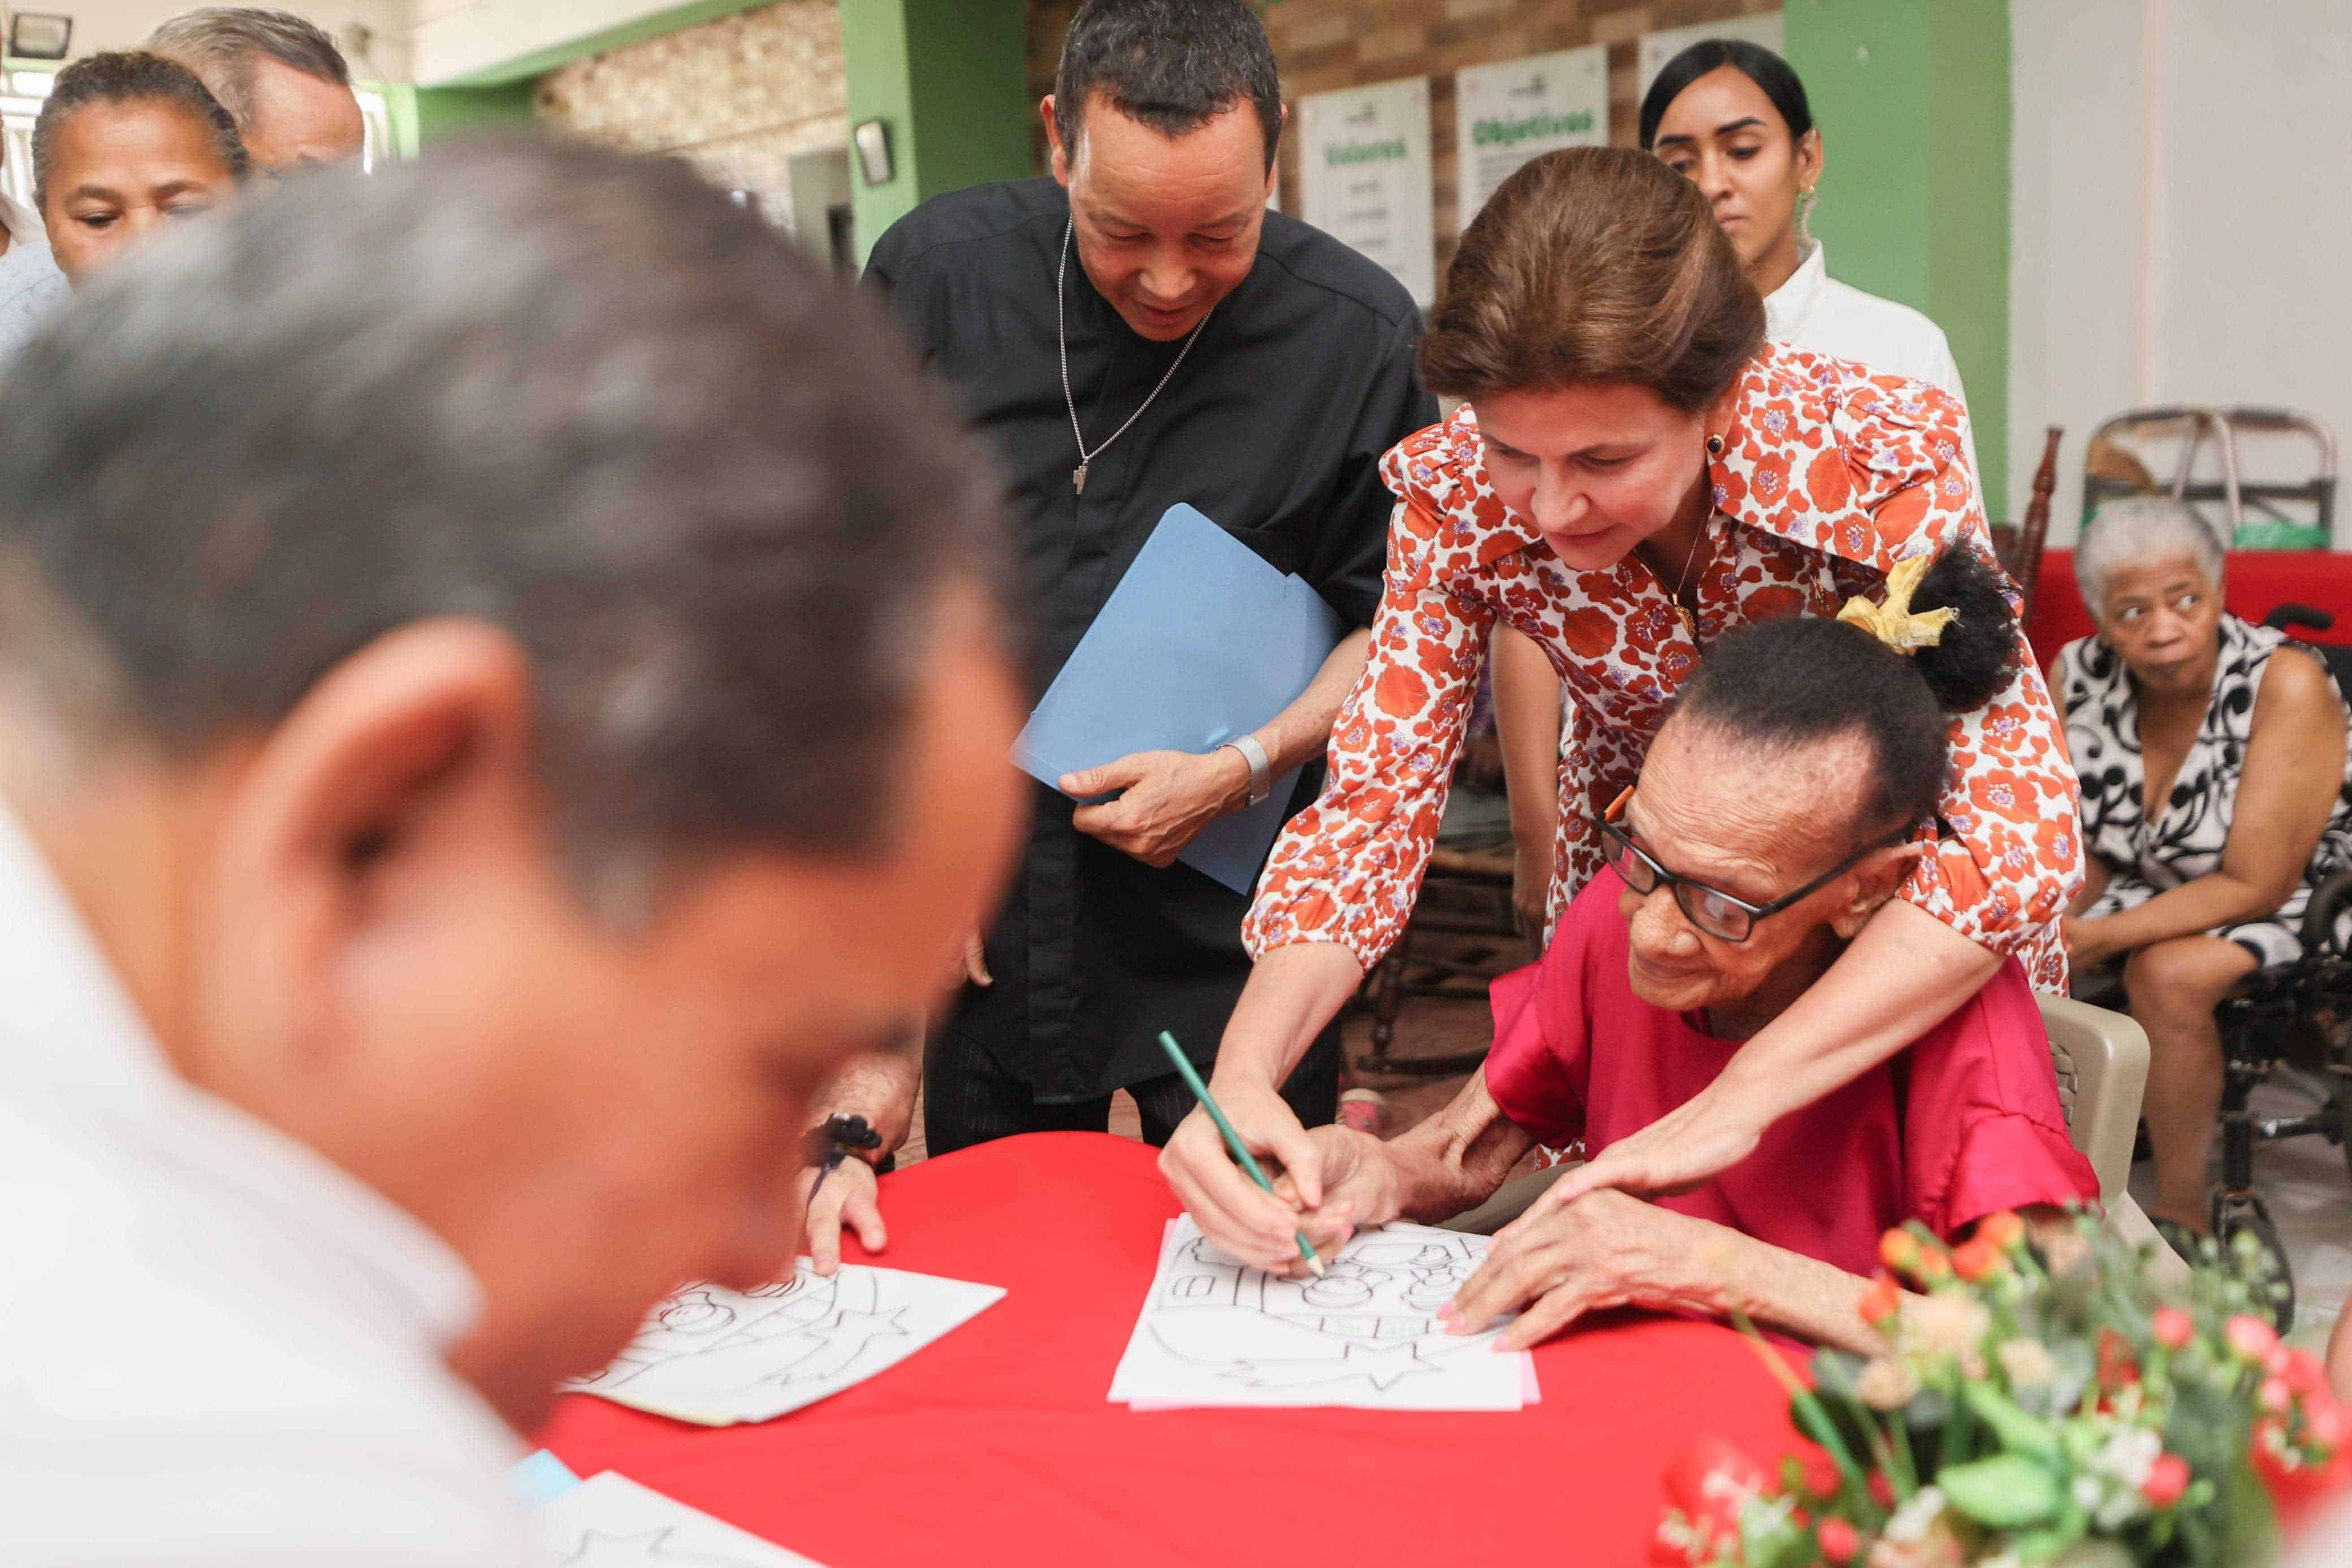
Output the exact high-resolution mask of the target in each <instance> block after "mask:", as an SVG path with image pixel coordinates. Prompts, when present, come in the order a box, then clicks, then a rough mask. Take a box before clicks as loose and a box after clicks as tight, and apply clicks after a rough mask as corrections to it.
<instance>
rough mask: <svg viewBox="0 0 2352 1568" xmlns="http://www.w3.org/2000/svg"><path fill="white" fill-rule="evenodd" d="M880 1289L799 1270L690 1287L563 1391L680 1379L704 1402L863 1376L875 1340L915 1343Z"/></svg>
mask: <svg viewBox="0 0 2352 1568" xmlns="http://www.w3.org/2000/svg"><path fill="white" fill-rule="evenodd" d="M881 1284H882V1281H881V1279H880V1277H879V1276H877V1275H876V1274H875V1273H873V1272H872V1271H870V1270H856V1271H855V1272H852V1271H851V1270H842V1271H841V1272H840V1273H838V1274H835V1275H834V1276H832V1277H831V1278H829V1279H828V1278H824V1277H822V1276H820V1275H818V1274H816V1273H815V1272H814V1270H811V1269H809V1268H808V1267H807V1266H806V1265H803V1266H802V1267H801V1268H799V1269H797V1270H795V1271H794V1272H793V1276H792V1277H791V1278H790V1279H786V1280H780V1281H776V1282H775V1283H774V1284H771V1285H762V1286H761V1287H760V1288H759V1289H757V1290H755V1291H744V1292H740V1293H739V1292H736V1291H727V1290H724V1289H722V1288H720V1287H718V1286H714V1285H708V1284H705V1285H696V1286H691V1287H688V1289H686V1290H684V1291H679V1292H678V1293H677V1295H675V1296H672V1297H670V1298H669V1299H668V1300H667V1301H664V1302H663V1303H662V1304H661V1306H660V1307H658V1308H656V1310H655V1312H654V1314H653V1316H652V1317H651V1318H650V1319H648V1320H647V1322H646V1325H645V1326H644V1327H643V1328H642V1329H640V1330H639V1331H638V1333H637V1337H636V1338H635V1339H634V1340H632V1341H630V1342H629V1343H628V1345H627V1347H626V1348H625V1349H624V1350H623V1351H622V1352H621V1354H619V1355H617V1356H615V1357H614V1359H613V1362H612V1364H610V1365H608V1366H606V1367H604V1368H603V1369H602V1370H600V1371H597V1372H593V1373H591V1374H589V1375H586V1376H584V1377H581V1378H577V1379H574V1380H573V1381H572V1384H571V1385H569V1386H571V1387H572V1388H574V1389H580V1390H584V1391H587V1392H590V1393H596V1394H610V1393H613V1392H614V1391H616V1390H619V1389H622V1388H627V1387H630V1386H631V1385H635V1384H638V1383H639V1382H640V1380H644V1381H645V1382H646V1383H648V1384H658V1383H677V1382H680V1381H684V1382H688V1383H691V1384H693V1385H695V1388H696V1390H697V1391H698V1392H699V1393H701V1394H702V1395H704V1396H709V1395H710V1394H711V1393H712V1392H714V1391H715V1390H717V1389H719V1388H731V1389H734V1390H737V1391H739V1392H740V1391H749V1390H751V1389H755V1388H761V1387H774V1388H780V1389H784V1390H791V1389H793V1388H794V1387H795V1386H797V1385H809V1384H820V1383H827V1382H831V1381H833V1380H835V1379H836V1378H839V1377H841V1376H843V1375H847V1374H850V1373H851V1371H852V1369H853V1368H866V1364H867V1360H868V1355H867V1353H868V1352H869V1350H873V1349H877V1348H879V1346H880V1343H881V1342H884V1341H887V1340H893V1339H907V1338H908V1337H910V1336H911V1335H912V1333H913V1331H912V1330H911V1329H909V1328H908V1326H907V1324H906V1321H905V1319H906V1314H907V1312H908V1310H909V1309H908V1308H907V1307H906V1306H904V1305H900V1306H895V1307H885V1306H884V1305H883V1304H882V1300H881V1298H882V1289H881ZM792 1338H798V1339H800V1340H802V1341H804V1342H805V1343H803V1344H802V1345H801V1346H799V1347H798V1348H797V1350H795V1349H794V1348H793V1346H791V1345H790V1344H788V1343H781V1342H784V1341H787V1340H788V1339H792ZM779 1357H782V1358H784V1359H783V1363H782V1364H781V1365H779V1364H778V1359H779ZM739 1361H740V1362H743V1363H745V1364H746V1365H745V1368H744V1375H741V1376H740V1377H735V1378H730V1376H729V1375H728V1372H729V1364H730V1363H732V1362H739ZM754 1366H756V1368H757V1370H756V1371H755V1370H753V1369H752V1368H753V1367H754ZM871 1370H879V1364H876V1365H875V1366H874V1367H872V1368H871ZM859 1375H862V1372H861V1373H860V1374H859ZM635 1392H636V1393H638V1394H644V1393H646V1392H649V1390H647V1389H646V1388H638V1389H636V1390H635Z"/></svg>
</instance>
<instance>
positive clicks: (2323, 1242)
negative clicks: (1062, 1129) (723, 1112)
mask: <svg viewBox="0 0 2352 1568" xmlns="http://www.w3.org/2000/svg"><path fill="white" fill-rule="evenodd" d="M1370 1028H1371V1020H1370V1017H1369V1016H1367V1015H1363V1014H1357V1015H1356V1016H1354V1017H1352V1018H1350V1019H1349V1021H1348V1023H1347V1025H1346V1033H1347V1041H1348V1055H1349V1060H1350V1061H1360V1060H1361V1059H1362V1057H1363V1054H1364V1051H1365V1049H1366V1047H1367V1044H1368V1042H1369V1039H1370ZM1491 1028H1492V1025H1491V1020H1490V1019H1489V1018H1488V1015H1487V1011H1486V1003H1485V1002H1484V1001H1483V1000H1476V999H1468V998H1465V999H1459V1000H1456V999H1453V998H1414V999H1412V1001H1410V1002H1408V1003H1407V1004H1406V1006H1405V1009H1404V1011H1403V1014H1402V1019H1401V1020H1400V1023H1399V1027H1398V1030H1397V1054H1398V1055H1400V1056H1443V1055H1447V1054H1450V1053H1452V1052H1454V1051H1465V1050H1475V1049H1476V1048H1478V1047H1481V1046H1483V1045H1485V1043H1486V1040H1487V1039H1488V1037H1489V1033H1490V1031H1491ZM1462 1081H1463V1080H1462V1076H1461V1075H1460V1074H1455V1075H1453V1076H1450V1077H1443V1078H1412V1077H1406V1076H1403V1075H1402V1074H1400V1075H1396V1076H1391V1077H1385V1078H1375V1077H1367V1076H1364V1075H1361V1074H1359V1076H1358V1078H1357V1082H1358V1083H1359V1085H1360V1086H1361V1087H1363V1088H1366V1089H1377V1090H1380V1091H1381V1092H1382V1093H1384V1094H1386V1095H1387V1096H1388V1110H1389V1118H1390V1131H1391V1134H1395V1133H1399V1132H1402V1131H1403V1130H1404V1129H1405V1128H1407V1127H1410V1126H1412V1125H1413V1124H1415V1123H1417V1122H1419V1121H1421V1120H1422V1119H1423V1118H1424V1117H1426V1116H1428V1115H1429V1114H1430V1113H1433V1112H1434V1111H1436V1110H1437V1109H1439V1108H1440V1107H1441V1106H1443V1105H1444V1103H1446V1102H1447V1101H1448V1100H1451V1099H1452V1098H1453V1097H1454V1092H1455V1091H1456V1090H1457V1089H1459V1088H1460V1087H1461V1085H1462ZM2255 1107H2256V1109H2257V1111H2258V1112H2260V1113H2263V1114H2265V1115H2284V1114H2289V1113H2294V1112H2295V1111H2299V1110H2301V1109H2303V1108H2304V1107H2303V1106H2302V1105H2301V1104H2300V1103H2296V1102H2294V1100H2293V1099H2292V1098H2291V1097H2289V1096H2287V1095H2284V1094H2283V1093H2280V1092H2277V1091H2275V1090H2273V1089H2272V1088H2269V1087H2267V1086H2266V1087H2265V1088H2264V1089H2263V1091H2261V1092H2258V1094H2257V1096H2256V1100H2255ZM1110 1130H1111V1131H1112V1132H1114V1133H1118V1134H1123V1135H1125V1136H1127V1137H1130V1138H1131V1137H1135V1136H1137V1135H1138V1133H1137V1127H1136V1119H1135V1108H1134V1106H1133V1104H1132V1103H1129V1101H1128V1100H1127V1097H1126V1096H1125V1095H1119V1096H1118V1097H1116V1098H1115V1099H1114V1101H1113V1103H1112V1109H1111V1129H1110ZM908 1146H909V1148H910V1149H911V1150H912V1151H913V1152H912V1154H911V1155H907V1154H902V1155H901V1156H900V1157H901V1159H902V1161H904V1160H907V1159H909V1158H913V1159H919V1158H921V1157H922V1126H921V1122H920V1119H919V1118H918V1121H917V1124H916V1129H915V1134H914V1137H913V1139H912V1140H910V1142H909V1145H908ZM2151 1174H2152V1173H2151V1172H2150V1170H2149V1169H2148V1167H2147V1166H2145V1165H2143V1166H2139V1167H2138V1168H2137V1169H2136V1170H2135V1171H2134V1172H2133V1174H2132V1188H2133V1191H2134V1193H2135V1194H2136V1195H2137V1196H2138V1197H2140V1199H2141V1201H2142V1202H2143V1203H2145V1202H2146V1201H2147V1197H2148V1191H2147V1186H2148V1182H2149V1178H2150V1176H2151ZM2254 1177H2255V1182H2256V1185H2257V1186H2259V1187H2260V1189H2261V1190H2262V1193H2263V1197H2265V1198H2266V1199H2267V1200H2268V1201H2269V1203H2270V1207H2271V1214H2272V1218H2273V1219H2274V1220H2275V1221H2276V1222H2277V1224H2278V1227H2279V1230H2280V1233H2281V1235H2282V1237H2283V1238H2284V1240H2285V1242H2286V1247H2287V1253H2288V1257H2289V1260H2290V1261H2291V1262H2292V1264H2293V1267H2294V1275H2295V1290H2296V1314H2295V1328H2294V1339H2295V1340H2296V1341H2297V1342H2298V1343H2309V1344H2311V1345H2312V1346H2313V1347H2314V1348H2317V1347H2319V1346H2320V1345H2322V1344H2324V1343H2326V1336H2327V1331H2328V1328H2329V1327H2330V1326H2331V1325H2332V1324H2333V1323H2334V1322H2335V1321H2336V1315H2337V1313H2338V1312H2341V1311H2342V1310H2343V1308H2344V1305H2345V1302H2346V1300H2347V1297H2352V1170H2347V1161H2346V1157H2345V1151H2344V1150H2343V1149H2341V1148H2338V1147H2336V1145H2332V1144H2329V1143H2328V1142H2327V1141H2326V1139H2324V1138H2318V1137H2309V1138H2294V1139H2287V1140H2283V1141H2281V1142H2277V1143H2271V1144H2264V1145H2261V1146H2260V1147H2259V1148H2258V1149H2257V1150H2256V1152H2255V1156H2254Z"/></svg>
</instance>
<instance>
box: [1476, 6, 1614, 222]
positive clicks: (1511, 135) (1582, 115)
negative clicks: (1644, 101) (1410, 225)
mask: <svg viewBox="0 0 2352 1568" xmlns="http://www.w3.org/2000/svg"><path fill="white" fill-rule="evenodd" d="M1608 140H1609V47H1608V46H1607V45H1605V44H1594V45H1592V46H1591V47H1588V48H1581V49H1563V50H1562V51H1560V52H1559V53H1558V54H1553V55H1530V56H1528V57H1526V58H1525V59H1517V60H1505V61H1503V62H1501V63H1500V64H1498V65H1491V66H1474V67H1472V68H1469V69H1467V70H1464V71H1460V72H1458V73H1456V74H1455V76H1454V142H1455V151H1456V154H1457V157H1456V162H1455V163H1454V170H1455V178H1456V179H1457V180H1458V181H1459V183H1460V186H1461V192H1462V196H1461V204H1460V206H1459V208H1458V209H1457V210H1458V211H1459V212H1460V214H1461V219H1462V226H1463V227H1464V228H1468V227H1469V226H1470V220H1471V219H1472V218H1474V217H1476V216H1477V215H1478V209H1479V208H1481V207H1483V206H1485V205H1486V198H1487V197H1489V196H1491V195H1493V194H1494V193H1495V187H1496V186H1497V185H1499V184H1501V183H1503V182H1504V181H1505V180H1507V179H1509V178H1510V177H1511V175H1512V174H1513V173H1514V172H1517V169H1518V167H1519V165H1521V164H1522V163H1525V162H1528V161H1529V160H1530V159H1533V158H1536V157H1538V156H1540V155H1541V154H1543V153H1546V152H1556V151H1557V150H1559V148H1562V147H1597V146H1601V145H1603V144H1605V143H1606V142H1607V141H1608Z"/></svg>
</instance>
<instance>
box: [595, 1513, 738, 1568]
mask: <svg viewBox="0 0 2352 1568" xmlns="http://www.w3.org/2000/svg"><path fill="white" fill-rule="evenodd" d="M675 1534H677V1526H676V1525H674V1524H665V1525H659V1526H656V1528H654V1529H652V1530H641V1531H637V1532H636V1533H635V1534H633V1535H615V1534H614V1533H613V1532H612V1531H604V1530H595V1529H590V1530H586V1531H582V1532H581V1536H580V1544H579V1545H578V1546H575V1547H573V1548H572V1552H571V1554H570V1555H569V1556H567V1557H563V1558H561V1559H559V1560H558V1561H560V1562H562V1563H567V1564H570V1563H576V1564H579V1565H580V1568H626V1564H629V1563H652V1562H655V1561H659V1562H661V1563H676V1564H678V1565H679V1568H695V1565H696V1564H705V1565H707V1568H751V1560H750V1559H749V1558H744V1557H736V1556H733V1555H731V1554H730V1555H728V1556H724V1557H719V1556H713V1555H712V1554H711V1553H710V1552H705V1551H702V1550H700V1549H698V1548H696V1549H690V1550H688V1551H685V1552H672V1551H671V1550H670V1549H669V1548H668V1546H667V1545H666V1544H665V1542H667V1541H668V1540H669V1538H670V1537H671V1536H673V1535H675Z"/></svg>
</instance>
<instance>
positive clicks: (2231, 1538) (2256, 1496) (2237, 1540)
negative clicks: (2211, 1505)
mask: <svg viewBox="0 0 2352 1568" xmlns="http://www.w3.org/2000/svg"><path fill="white" fill-rule="evenodd" d="M2229 1474H2230V1481H2229V1484H2228V1485H2227V1486H2226V1487H2224V1488H2223V1489H2222V1495H2221V1499H2220V1501H2221V1517H2222V1526H2221V1529H2222V1540H2221V1561H2222V1562H2224V1563H2269V1562H2272V1561H2273V1560H2274V1559H2276V1557H2277V1556H2278V1513H2277V1511H2276V1510H2275V1509H2274V1508H2273V1506H2272V1503H2271V1494H2270V1489H2269V1488H2268V1487H2265V1486H2264V1485H2263V1483H2262V1479H2261V1478H2260V1477H2258V1476H2256V1475H2255V1474H2254V1468H2253V1466H2252V1463H2251V1462H2250V1461H2248V1459H2247V1458H2246V1457H2245V1455H2244V1454H2243V1453H2242V1452H2241V1453H2240V1454H2239V1455H2238V1457H2237V1458H2236V1461H2235V1462H2234V1463H2232V1464H2231V1467H2230V1472H2229Z"/></svg>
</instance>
